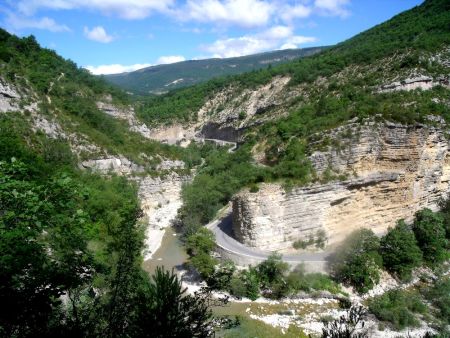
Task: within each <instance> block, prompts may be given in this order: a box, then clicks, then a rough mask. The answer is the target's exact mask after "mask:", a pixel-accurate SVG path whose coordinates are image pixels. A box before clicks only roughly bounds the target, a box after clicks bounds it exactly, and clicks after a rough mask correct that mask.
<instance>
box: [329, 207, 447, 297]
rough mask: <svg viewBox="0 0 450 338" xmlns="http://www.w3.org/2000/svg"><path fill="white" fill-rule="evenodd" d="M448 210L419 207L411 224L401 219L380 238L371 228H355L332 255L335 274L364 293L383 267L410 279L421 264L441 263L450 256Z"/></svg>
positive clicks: (376, 279) (376, 280) (398, 275)
mask: <svg viewBox="0 0 450 338" xmlns="http://www.w3.org/2000/svg"><path fill="white" fill-rule="evenodd" d="M447 213H448V211H447V210H443V211H441V212H433V211H431V210H429V209H423V210H420V211H419V212H417V213H416V215H415V217H414V221H413V223H412V224H411V225H407V224H406V223H405V222H404V221H403V220H400V221H399V222H398V223H397V225H396V226H395V227H394V228H390V229H388V231H387V233H386V234H385V235H384V236H383V237H381V239H380V238H378V237H377V236H375V235H374V233H373V232H372V231H371V230H368V229H361V230H356V231H355V232H353V233H352V234H351V235H350V236H349V237H348V238H347V239H346V241H344V242H343V243H342V245H341V246H340V248H339V249H338V250H337V251H336V253H335V255H334V257H333V258H332V260H331V263H330V267H331V270H332V274H333V276H334V277H335V278H336V279H337V280H338V281H341V282H344V283H348V284H350V285H353V286H354V287H355V288H356V290H357V291H359V292H361V293H365V292H367V291H368V290H370V289H371V288H373V286H374V285H375V284H376V283H377V282H378V281H379V277H380V270H381V269H382V268H384V269H386V270H387V271H389V272H391V273H392V274H393V275H394V276H396V277H397V278H399V279H400V280H402V281H408V280H410V278H411V272H412V270H413V269H414V268H417V267H419V266H421V265H422V264H426V265H428V266H429V267H431V268H435V267H437V266H439V264H440V263H443V262H444V261H445V260H446V259H448V258H449V257H450V253H449V242H448V240H447V239H446V237H445V225H444V222H443V219H444V218H445V217H446V216H444V215H447V217H448V214H447ZM424 234H427V235H426V236H425V235H424ZM430 250H432V252H433V253H432V254H429V251H430ZM427 257H428V258H427Z"/></svg>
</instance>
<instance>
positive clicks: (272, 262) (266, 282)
mask: <svg viewBox="0 0 450 338" xmlns="http://www.w3.org/2000/svg"><path fill="white" fill-rule="evenodd" d="M257 271H258V274H259V277H260V279H261V284H262V286H263V287H267V288H270V287H272V286H273V285H275V284H276V283H279V282H281V281H284V277H285V274H286V273H287V272H288V271H289V265H288V264H287V263H285V262H283V261H282V256H281V255H280V254H277V253H273V254H271V255H270V256H269V257H268V258H267V259H266V260H265V261H264V262H262V263H260V264H258V266H257Z"/></svg>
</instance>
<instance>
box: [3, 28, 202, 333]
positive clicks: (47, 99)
mask: <svg viewBox="0 0 450 338" xmlns="http://www.w3.org/2000/svg"><path fill="white" fill-rule="evenodd" d="M0 84H1V95H0V101H1V104H0V106H1V110H0V111H1V112H0V336H2V337H61V336H70V337H124V336H134V337H147V336H148V337H163V336H165V335H166V334H167V332H168V331H167V330H169V332H170V330H175V331H177V332H178V333H179V334H184V335H185V336H190V335H191V334H193V332H197V333H202V334H205V332H207V331H208V329H207V323H209V318H210V312H209V310H208V307H207V306H206V304H204V301H202V300H201V299H197V298H194V297H191V296H186V295H184V294H183V290H182V289H181V286H180V284H179V281H178V279H177V278H176V277H175V276H173V275H172V274H170V273H168V272H165V271H163V270H159V271H158V272H157V274H156V275H155V277H154V278H153V279H152V280H151V279H150V277H149V276H148V275H147V274H146V273H144V272H143V270H142V269H141V263H142V256H141V251H142V249H143V237H144V224H143V223H142V222H141V216H142V211H141V209H140V202H139V200H138V196H137V185H136V184H135V183H133V182H131V181H130V180H128V179H127V178H125V177H123V176H121V177H119V176H117V175H115V174H114V173H113V172H110V173H109V174H108V175H103V176H100V175H98V174H95V173H91V172H90V171H87V170H80V162H81V161H83V160H85V159H89V158H102V157H104V156H126V157H128V158H130V159H133V160H135V161H137V163H140V164H141V165H142V166H143V167H144V168H145V170H148V171H152V170H155V167H154V166H155V163H158V162H159V161H160V160H161V158H182V157H183V156H184V154H187V152H186V151H184V150H181V149H179V148H175V147H170V146H165V145H161V144H159V143H157V142H154V141H150V140H147V139H145V138H143V137H142V135H140V134H139V133H136V132H131V131H130V130H129V129H128V126H127V125H126V124H125V123H123V122H122V121H120V120H117V119H115V118H114V117H111V116H109V115H107V114H105V113H104V112H103V111H101V110H100V109H99V108H98V106H97V101H98V100H105V96H106V97H107V101H108V102H111V104H115V105H117V106H119V107H126V106H127V104H128V99H127V97H126V96H125V95H124V94H123V93H122V92H121V91H120V90H116V89H114V88H112V87H111V86H110V85H108V84H106V83H105V82H104V81H103V80H101V79H98V78H96V77H94V76H92V75H90V74H89V73H88V72H87V71H85V70H83V69H80V68H78V67H77V66H76V65H75V64H74V63H73V62H71V61H68V60H64V59H63V58H61V57H60V56H58V55H57V54H56V53H55V52H53V51H50V50H48V49H44V48H41V47H40V46H39V45H38V44H37V43H36V40H35V39H34V38H33V37H32V36H31V37H28V38H18V37H15V36H13V35H10V34H8V33H7V32H6V31H4V30H0ZM189 156H192V152H190V153H189ZM154 173H155V172H154ZM161 287H164V288H167V289H169V290H171V292H172V293H171V294H170V295H168V294H167V293H164V292H160V291H159V288H161ZM163 295H166V296H168V297H169V298H166V299H164V300H162V301H160V300H159V298H158V297H163ZM168 304H169V305H170V307H171V309H169V310H168V309H167V306H168ZM173 304H178V305H179V307H173ZM164 307H165V308H164ZM169 313H171V316H172V317H171V318H173V322H172V324H170V323H169V322H167V321H166V320H164V321H161V320H159V321H158V318H159V317H160V316H163V317H164V316H167V315H168V314H169ZM144 318H145V319H144ZM150 318H153V319H150ZM197 320H199V321H200V323H199V324H198V325H196V326H195V327H191V326H190V325H191V323H193V322H195V321H197ZM180 332H181V333H180ZM178 333H177V334H178ZM169 335H171V333H169Z"/></svg>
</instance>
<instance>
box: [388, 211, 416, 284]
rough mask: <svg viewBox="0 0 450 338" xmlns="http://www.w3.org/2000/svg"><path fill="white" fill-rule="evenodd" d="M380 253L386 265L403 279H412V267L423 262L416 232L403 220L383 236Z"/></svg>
mask: <svg viewBox="0 0 450 338" xmlns="http://www.w3.org/2000/svg"><path fill="white" fill-rule="evenodd" d="M380 254H381V257H382V258H383V265H384V267H385V268H386V269H387V270H388V271H390V272H392V273H394V274H396V275H397V276H398V277H399V278H400V279H402V280H408V279H410V278H411V272H412V269H413V268H415V267H417V266H419V265H420V264H421V262H422V252H421V251H420V249H419V247H418V246H417V242H416V238H415V236H414V233H413V232H412V230H411V228H410V227H409V226H408V225H407V224H406V223H405V222H404V221H403V220H401V221H399V222H398V223H397V225H396V226H395V227H394V228H389V229H388V232H387V233H386V235H384V236H383V237H382V238H381V241H380Z"/></svg>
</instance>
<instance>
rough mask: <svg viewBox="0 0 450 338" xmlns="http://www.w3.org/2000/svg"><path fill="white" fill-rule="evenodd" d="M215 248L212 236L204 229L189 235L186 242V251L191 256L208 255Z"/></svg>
mask: <svg viewBox="0 0 450 338" xmlns="http://www.w3.org/2000/svg"><path fill="white" fill-rule="evenodd" d="M215 246H216V242H215V239H214V234H213V233H212V232H211V231H210V230H208V229H206V228H200V230H198V232H197V233H195V234H192V235H190V236H189V237H188V238H187V240H186V250H187V252H188V254H189V255H191V256H195V255H198V254H201V253H206V254H209V253H210V252H211V251H213V249H214V247H215Z"/></svg>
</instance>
